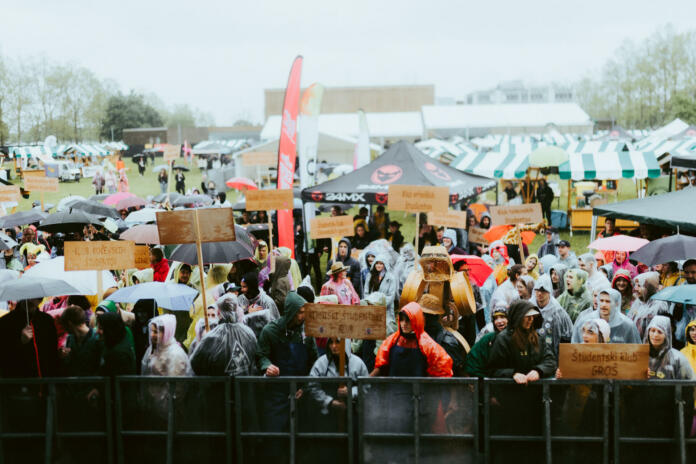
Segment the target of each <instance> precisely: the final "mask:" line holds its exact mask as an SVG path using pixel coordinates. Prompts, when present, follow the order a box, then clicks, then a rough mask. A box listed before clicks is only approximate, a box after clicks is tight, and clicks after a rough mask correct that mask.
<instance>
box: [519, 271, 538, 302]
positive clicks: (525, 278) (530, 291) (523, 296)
mask: <svg viewBox="0 0 696 464" xmlns="http://www.w3.org/2000/svg"><path fill="white" fill-rule="evenodd" d="M515 288H516V289H517V294H518V295H519V299H520V300H529V299H531V298H532V295H534V279H533V278H532V276H530V275H521V276H520V277H519V279H517V282H516V283H515Z"/></svg>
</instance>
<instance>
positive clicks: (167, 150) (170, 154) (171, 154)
mask: <svg viewBox="0 0 696 464" xmlns="http://www.w3.org/2000/svg"><path fill="white" fill-rule="evenodd" d="M180 153H181V147H180V146H179V145H166V146H165V147H164V154H163V155H164V161H174V160H177V159H179V154H180Z"/></svg>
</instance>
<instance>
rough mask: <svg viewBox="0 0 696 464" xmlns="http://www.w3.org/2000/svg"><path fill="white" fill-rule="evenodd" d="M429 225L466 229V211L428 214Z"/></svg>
mask: <svg viewBox="0 0 696 464" xmlns="http://www.w3.org/2000/svg"><path fill="white" fill-rule="evenodd" d="M428 224H430V225H431V226H445V227H453V228H455V229H466V211H454V210H452V211H447V212H445V213H437V212H431V213H428Z"/></svg>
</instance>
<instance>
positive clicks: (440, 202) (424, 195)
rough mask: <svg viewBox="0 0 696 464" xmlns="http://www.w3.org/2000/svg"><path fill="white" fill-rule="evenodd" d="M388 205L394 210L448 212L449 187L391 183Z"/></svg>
mask: <svg viewBox="0 0 696 464" xmlns="http://www.w3.org/2000/svg"><path fill="white" fill-rule="evenodd" d="M387 202H388V203H387V206H388V208H389V209H390V210H392V211H408V212H411V213H421V212H423V213H427V212H439V213H446V212H447V208H448V207H449V188H447V187H427V186H424V185H390V186H389V196H388V197H387Z"/></svg>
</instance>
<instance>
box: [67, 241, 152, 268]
mask: <svg viewBox="0 0 696 464" xmlns="http://www.w3.org/2000/svg"><path fill="white" fill-rule="evenodd" d="M134 258H135V244H134V243H133V242H126V241H106V240H105V241H96V242H65V270H66V271H104V270H112V269H132V268H134V267H135V259H134ZM148 264H149V263H148Z"/></svg>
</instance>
